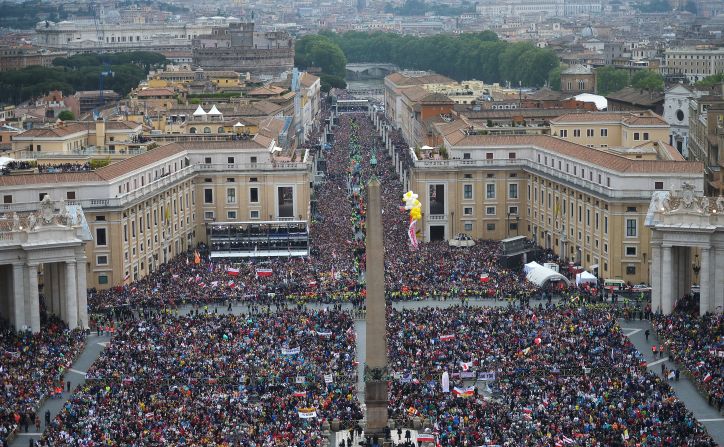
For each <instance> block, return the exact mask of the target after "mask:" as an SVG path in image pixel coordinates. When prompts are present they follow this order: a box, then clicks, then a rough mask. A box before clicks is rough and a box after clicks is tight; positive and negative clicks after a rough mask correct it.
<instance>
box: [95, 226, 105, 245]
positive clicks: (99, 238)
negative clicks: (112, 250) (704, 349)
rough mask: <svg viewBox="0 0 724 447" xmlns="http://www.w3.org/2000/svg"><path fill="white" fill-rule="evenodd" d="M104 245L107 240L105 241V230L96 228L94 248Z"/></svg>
mask: <svg viewBox="0 0 724 447" xmlns="http://www.w3.org/2000/svg"><path fill="white" fill-rule="evenodd" d="M105 245H108V240H107V239H106V229H105V228H96V246H105Z"/></svg>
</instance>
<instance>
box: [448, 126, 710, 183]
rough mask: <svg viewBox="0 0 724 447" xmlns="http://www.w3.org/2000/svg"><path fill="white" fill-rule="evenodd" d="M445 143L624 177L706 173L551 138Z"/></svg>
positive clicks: (688, 164)
mask: <svg viewBox="0 0 724 447" xmlns="http://www.w3.org/2000/svg"><path fill="white" fill-rule="evenodd" d="M445 139H446V140H447V142H448V143H449V144H450V146H452V147H456V146H457V147H479V148H486V147H489V148H493V147H514V146H528V147H530V146H533V147H539V148H542V149H546V150H549V151H551V152H555V153H558V154H560V155H564V156H567V157H570V158H575V159H578V160H581V161H582V162H585V163H588V164H592V165H597V166H600V167H602V168H608V169H612V170H614V171H618V172H623V173H672V174H673V173H679V174H698V173H703V172H704V165H703V164H702V163H701V162H698V161H669V160H635V159H634V160H632V159H629V158H626V157H623V156H620V155H616V154H612V153H609V152H604V151H601V150H597V149H593V148H590V147H587V146H582V145H580V144H576V143H571V142H569V141H566V140H562V139H560V138H555V137H551V136H548V135H465V134H464V133H463V132H462V131H457V132H453V133H452V134H450V135H448V136H447V137H445Z"/></svg>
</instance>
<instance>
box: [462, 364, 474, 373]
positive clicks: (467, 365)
mask: <svg viewBox="0 0 724 447" xmlns="http://www.w3.org/2000/svg"><path fill="white" fill-rule="evenodd" d="M460 367H461V368H462V369H463V371H469V370H470V368H472V367H473V362H460Z"/></svg>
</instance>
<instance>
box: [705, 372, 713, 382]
mask: <svg viewBox="0 0 724 447" xmlns="http://www.w3.org/2000/svg"><path fill="white" fill-rule="evenodd" d="M711 379H713V377H712V376H711V373H707V374H706V375H705V376H704V383H709V382H711Z"/></svg>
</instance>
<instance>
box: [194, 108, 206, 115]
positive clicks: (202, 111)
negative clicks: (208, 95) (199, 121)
mask: <svg viewBox="0 0 724 447" xmlns="http://www.w3.org/2000/svg"><path fill="white" fill-rule="evenodd" d="M194 116H206V112H205V111H204V108H203V107H201V106H198V107H196V111H195V112H194Z"/></svg>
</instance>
